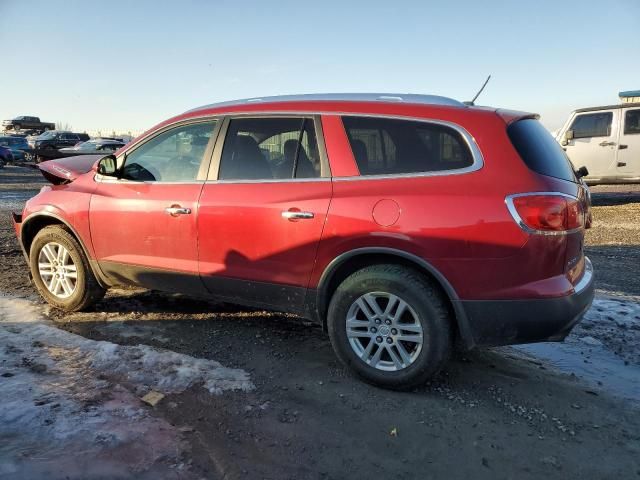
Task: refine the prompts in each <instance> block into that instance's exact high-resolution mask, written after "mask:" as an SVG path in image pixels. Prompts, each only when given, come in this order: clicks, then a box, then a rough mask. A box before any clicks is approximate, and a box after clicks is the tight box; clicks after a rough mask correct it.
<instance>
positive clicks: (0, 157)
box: [0, 146, 13, 168]
mask: <svg viewBox="0 0 640 480" xmlns="http://www.w3.org/2000/svg"><path fill="white" fill-rule="evenodd" d="M12 161H13V153H11V150H10V149H8V148H7V147H3V146H0V168H2V167H4V165H5V164H6V163H10V162H12Z"/></svg>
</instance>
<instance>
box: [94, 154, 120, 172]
mask: <svg viewBox="0 0 640 480" xmlns="http://www.w3.org/2000/svg"><path fill="white" fill-rule="evenodd" d="M96 172H97V173H99V174H100V175H104V176H106V177H115V176H116V173H117V172H118V169H117V167H116V157H114V156H113V155H108V156H106V157H103V158H101V159H100V160H99V161H98V164H97V167H96Z"/></svg>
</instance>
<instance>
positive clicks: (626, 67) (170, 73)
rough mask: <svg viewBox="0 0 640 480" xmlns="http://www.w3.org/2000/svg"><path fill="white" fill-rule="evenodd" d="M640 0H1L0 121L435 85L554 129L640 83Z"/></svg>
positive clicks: (121, 125)
mask: <svg viewBox="0 0 640 480" xmlns="http://www.w3.org/2000/svg"><path fill="white" fill-rule="evenodd" d="M639 31H640V1H638V0H609V1H603V0H581V1H560V0H555V1H547V0H532V1H495V0H484V1H472V0H469V1H462V0H448V1H428V0H423V1H407V2H404V1H400V0H394V1H384V2H378V1H376V0H369V1H362V2H356V1H349V0H340V1H333V0H320V1H301V0H295V1H291V2H289V1H275V0H274V1H271V2H267V1H262V2H259V1H252V0H242V1H236V2H234V1H214V0H211V1H204V0H201V1H195V0H191V1H190V0H175V1H163V0H156V1H134V0H129V1H120V0H109V1H90V0H86V1H70V0H64V1H62V0H46V1H37V0H0V44H1V45H2V46H3V48H2V51H1V53H0V59H1V60H0V119H5V118H12V117H14V116H17V115H38V116H40V117H41V118H42V119H43V120H45V121H53V122H62V123H68V124H70V125H71V126H72V127H73V129H74V130H77V131H82V130H90V131H91V130H97V129H105V130H111V129H116V130H122V131H126V130H133V131H139V130H143V129H147V128H149V127H151V126H152V125H154V124H156V123H158V122H159V121H161V120H163V119H165V118H167V117H169V116H172V115H174V114H177V113H180V112H182V111H184V110H187V109H189V108H192V107H195V106H198V105H202V104H206V103H211V102H215V101H222V100H231V99H235V98H245V97H254V96H264V95H277V94H293V93H319V92H354V91H356V92H395V93H404V92H407V93H432V94H438V95H445V96H450V97H454V98H457V99H459V100H468V99H470V98H471V97H472V96H473V95H474V93H475V92H476V91H477V90H478V88H480V86H481V84H482V82H483V81H484V79H485V77H486V76H487V75H488V74H491V75H492V79H491V81H490V83H489V85H488V86H487V88H486V90H485V92H484V93H483V94H482V96H481V97H480V99H479V101H478V103H480V104H485V105H492V106H500V107H504V108H513V109H519V110H527V111H536V112H538V113H540V114H542V121H543V123H544V124H545V125H546V126H547V127H548V128H550V129H555V128H558V127H559V126H561V124H562V123H563V120H564V119H565V118H566V116H567V115H568V113H569V112H570V111H571V110H572V109H574V108H579V107H584V106H593V105H602V104H610V103H617V102H618V97H617V94H618V92H619V91H620V90H632V89H640V37H639V36H638V35H639V33H638V32H639Z"/></svg>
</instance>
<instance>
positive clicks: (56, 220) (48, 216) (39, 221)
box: [20, 212, 109, 288]
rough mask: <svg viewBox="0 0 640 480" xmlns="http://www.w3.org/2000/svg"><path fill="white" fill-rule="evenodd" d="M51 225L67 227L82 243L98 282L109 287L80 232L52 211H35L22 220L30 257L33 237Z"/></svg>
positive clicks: (26, 246) (23, 237) (21, 229)
mask: <svg viewBox="0 0 640 480" xmlns="http://www.w3.org/2000/svg"><path fill="white" fill-rule="evenodd" d="M51 225H60V226H62V227H64V228H65V230H67V231H68V232H69V233H70V234H71V235H72V236H73V237H74V238H75V239H76V241H77V242H78V243H79V244H80V248H82V251H83V252H84V254H85V256H86V257H87V260H88V261H89V265H90V267H91V270H92V271H93V274H94V276H95V277H96V279H97V280H98V283H99V284H100V286H101V287H103V288H108V287H109V283H108V282H107V281H106V280H105V277H104V275H103V273H102V271H101V270H100V267H99V266H98V264H97V262H96V261H95V260H93V259H92V258H91V256H90V255H89V251H88V250H87V247H86V245H85V243H84V241H83V240H82V237H81V236H80V235H78V232H77V231H76V230H75V229H74V228H73V227H72V226H71V225H70V224H69V223H68V222H67V221H66V220H64V219H63V218H62V217H60V216H59V215H56V214H55V213H51V212H34V213H32V214H31V215H29V216H28V217H27V218H25V219H24V220H23V222H22V226H21V228H20V242H21V243H22V246H23V249H24V253H25V255H26V257H27V260H28V259H29V254H30V253H31V244H32V243H33V239H34V238H35V236H36V235H37V234H38V232H39V231H40V230H42V229H43V228H45V227H49V226H51Z"/></svg>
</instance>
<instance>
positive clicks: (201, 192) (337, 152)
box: [14, 94, 593, 388]
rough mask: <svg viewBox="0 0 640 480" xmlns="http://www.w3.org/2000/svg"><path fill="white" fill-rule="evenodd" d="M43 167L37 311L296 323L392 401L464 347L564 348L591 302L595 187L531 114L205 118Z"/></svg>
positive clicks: (29, 225)
mask: <svg viewBox="0 0 640 480" xmlns="http://www.w3.org/2000/svg"><path fill="white" fill-rule="evenodd" d="M94 162H95V157H93V156H88V157H84V156H78V157H72V158H65V159H60V160H53V161H49V162H45V163H42V164H40V165H39V167H40V169H41V170H42V172H43V174H44V175H45V177H47V178H48V179H49V180H50V181H51V182H52V183H53V184H54V185H53V186H47V187H45V188H43V189H42V191H41V192H40V193H39V194H38V195H36V196H35V197H34V198H32V199H31V200H29V201H28V202H27V204H26V206H25V209H24V211H23V212H22V214H21V215H18V214H14V221H15V229H16V233H17V235H18V238H19V239H20V242H21V244H22V246H23V248H24V252H25V256H26V257H27V260H28V262H29V265H30V269H31V274H32V277H33V281H34V283H35V285H36V287H37V288H38V290H39V291H40V293H41V294H42V296H43V297H44V298H45V299H46V300H47V302H49V303H50V304H52V305H53V306H55V307H58V308H61V309H63V310H69V311H71V310H80V309H84V308H87V307H88V306H90V305H91V304H93V303H94V302H96V301H97V300H99V299H100V298H101V297H102V296H103V295H104V293H105V290H106V289H107V288H109V287H110V286H114V285H122V284H127V285H139V286H143V287H147V288H151V289H157V290H164V291H171V292H183V293H186V294H190V295H198V296H207V297H211V298H214V299H217V300H222V301H225V302H232V303H238V304H244V305H249V306H255V307H260V308H267V309H274V310H279V311H286V312H293V313H296V314H299V315H300V316H302V317H306V318H311V319H313V320H316V321H317V322H319V323H320V324H322V325H323V327H324V328H325V329H326V330H327V331H328V333H329V335H330V338H331V342H332V345H333V347H334V349H335V351H336V354H337V355H338V357H340V359H341V360H342V361H343V362H344V363H345V364H347V365H348V366H350V367H351V368H352V369H353V370H354V371H355V372H356V373H358V374H359V375H360V376H361V377H363V378H364V379H366V380H367V381H370V382H373V383H376V384H378V385H382V386H387V387H391V388H406V387H410V386H414V385H417V384H419V383H421V382H424V380H425V379H427V378H428V377H429V376H431V375H433V374H434V373H435V372H436V371H437V370H438V369H440V368H441V367H442V366H443V364H444V362H445V361H446V360H447V358H448V356H449V353H450V352H451V350H452V346H453V345H454V343H459V344H460V345H462V346H463V347H466V348H473V347H477V346H488V345H505V344H514V343H525V342H536V341H558V340H562V339H563V338H564V337H565V336H566V335H567V334H568V332H569V331H570V330H571V328H572V327H573V326H574V325H575V324H576V323H577V322H578V321H579V320H580V318H581V317H582V315H583V313H584V312H585V311H586V309H587V308H588V307H589V305H590V304H591V301H592V298H593V274H592V267H591V263H590V262H589V260H588V258H586V257H585V256H584V254H583V240H584V229H585V228H587V227H588V223H589V208H590V207H589V203H590V200H589V192H588V190H587V188H586V187H585V186H584V184H583V183H582V182H581V181H580V180H579V178H578V177H577V176H576V174H575V172H574V170H573V168H572V166H571V164H570V162H569V161H568V159H567V157H566V155H565V154H564V152H563V150H562V148H561V147H560V146H559V145H558V144H557V143H556V142H555V141H554V140H553V138H552V137H551V135H550V134H549V133H547V132H546V131H545V129H544V128H543V127H542V126H541V125H540V123H539V122H538V121H537V117H536V116H535V115H531V114H528V113H520V112H513V111H505V110H496V109H491V108H479V107H474V106H468V105H465V104H462V103H460V102H457V101H455V100H451V99H448V98H443V97H436V96H423V95H375V94H362V95H345V94H341V95H303V96H285V97H273V98H255V99H250V100H243V101H237V102H229V103H221V104H215V105H208V106H204V107H200V108H197V109H194V110H191V111H189V112H186V113H184V114H182V115H179V116H177V117H174V118H172V119H170V120H167V121H165V122H163V123H161V124H160V125H158V126H156V127H154V128H153V129H151V130H149V131H148V132H146V133H145V134H143V135H142V136H140V137H139V138H138V139H136V140H135V141H133V142H132V143H130V144H129V145H127V146H126V147H125V148H123V149H121V150H119V151H118V152H116V154H115V155H113V156H108V157H104V158H102V159H101V160H100V161H98V162H95V163H94Z"/></svg>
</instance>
